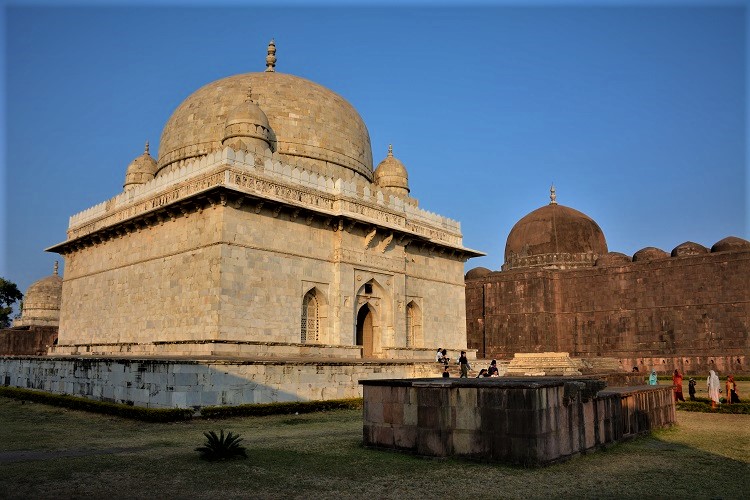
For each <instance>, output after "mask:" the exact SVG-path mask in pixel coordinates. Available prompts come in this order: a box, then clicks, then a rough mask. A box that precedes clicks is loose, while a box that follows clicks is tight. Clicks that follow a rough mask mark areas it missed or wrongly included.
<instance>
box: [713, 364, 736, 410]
mask: <svg viewBox="0 0 750 500" xmlns="http://www.w3.org/2000/svg"><path fill="white" fill-rule="evenodd" d="M706 386H707V388H708V397H709V398H710V399H711V407H712V408H716V407H717V406H719V403H720V396H719V395H720V394H721V381H720V380H719V376H718V375H717V374H716V372H715V371H713V370H711V371H710V372H709V373H708V378H707V379H706ZM724 388H725V389H726V393H725V394H726V403H727V404H732V403H739V402H740V395H739V393H738V392H737V384H736V383H735V381H734V377H733V376H732V375H728V376H727V381H726V383H725V385H724Z"/></svg>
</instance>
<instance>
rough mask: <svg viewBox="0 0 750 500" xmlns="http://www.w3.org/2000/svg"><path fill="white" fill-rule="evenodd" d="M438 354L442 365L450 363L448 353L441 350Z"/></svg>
mask: <svg viewBox="0 0 750 500" xmlns="http://www.w3.org/2000/svg"><path fill="white" fill-rule="evenodd" d="M440 354H441V355H442V356H443V363H445V364H446V365H447V364H448V363H449V362H450V360H451V358H449V357H448V351H446V350H445V349H443V350H442V351H441V352H440Z"/></svg>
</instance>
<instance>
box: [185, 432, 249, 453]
mask: <svg viewBox="0 0 750 500" xmlns="http://www.w3.org/2000/svg"><path fill="white" fill-rule="evenodd" d="M203 435H204V436H206V442H205V443H204V444H203V446H199V447H198V448H196V449H195V451H197V452H198V453H200V458H201V459H202V460H209V461H217V460H230V459H232V458H247V452H246V450H245V447H244V446H240V442H241V441H242V438H241V437H240V436H239V434H232V433H231V432H228V433H227V435H226V436H224V430H223V429H222V430H221V431H220V434H219V435H218V436H217V435H216V433H215V432H214V431H208V432H204V433H203Z"/></svg>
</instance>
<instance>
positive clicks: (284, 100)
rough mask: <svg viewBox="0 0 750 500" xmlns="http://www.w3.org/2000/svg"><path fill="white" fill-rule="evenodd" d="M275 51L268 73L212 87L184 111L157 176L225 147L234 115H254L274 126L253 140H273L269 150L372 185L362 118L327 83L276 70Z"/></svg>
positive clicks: (165, 134)
mask: <svg viewBox="0 0 750 500" xmlns="http://www.w3.org/2000/svg"><path fill="white" fill-rule="evenodd" d="M275 51H276V49H275V45H274V44H273V43H272V44H271V45H269V53H268V57H267V59H266V60H267V68H266V71H265V72H259V73H246V74H241V75H235V76H230V77H228V78H223V79H221V80H217V81H215V82H213V83H209V84H208V85H206V86H204V87H202V88H200V89H199V90H197V91H196V92H194V93H193V94H192V95H190V96H189V97H188V98H187V99H185V100H184V101H183V102H182V104H180V105H179V106H178V107H177V109H176V110H175V111H174V113H172V116H171V117H170V118H169V121H167V124H166V125H165V126H164V130H163V131H162V135H161V141H160V144H159V154H158V160H157V163H158V171H157V173H156V176H157V177H158V176H159V175H162V174H164V173H166V172H169V171H170V170H172V169H174V168H175V167H179V166H180V165H181V163H183V162H184V161H185V160H189V159H191V158H195V157H200V156H203V155H206V154H209V153H211V152H213V151H217V150H221V149H223V147H224V145H226V140H227V130H229V127H230V126H234V127H235V128H237V123H236V120H234V122H233V121H232V120H233V117H236V116H238V115H241V116H246V117H255V118H248V120H251V121H252V120H254V122H252V123H250V124H249V126H250V127H251V128H255V127H256V126H258V127H265V126H270V130H265V129H262V128H259V129H258V130H260V131H262V132H263V134H255V133H254V132H253V134H251V135H252V136H253V137H254V140H255V139H257V137H259V136H261V135H262V136H263V137H264V138H265V137H267V140H266V142H267V144H268V147H269V148H270V149H271V150H272V151H277V152H278V153H279V154H280V155H281V156H282V157H285V158H286V159H287V161H289V162H290V163H300V164H301V165H304V166H305V168H307V169H309V170H311V171H314V172H317V173H319V174H323V175H326V176H330V177H334V178H339V177H340V178H344V179H352V178H354V177H356V176H358V175H359V176H362V177H364V178H365V179H367V180H368V181H370V182H372V175H373V167H372V148H371V146H370V134H369V133H368V131H367V127H366V126H365V123H364V121H363V120H362V118H361V117H360V116H359V113H357V111H356V110H355V109H354V107H352V105H351V104H349V103H348V102H347V101H346V100H345V99H344V98H343V97H341V96H340V95H338V94H336V93H335V92H333V91H331V90H329V89H327V88H325V87H323V86H321V85H318V84H316V83H313V82H311V81H309V80H306V79H304V78H300V77H297V76H293V75H287V74H283V73H278V72H276V71H275V62H276V58H275ZM244 108H247V109H244ZM258 108H259V109H258ZM263 114H265V118H266V119H267V125H266V124H265V123H263V122H264V120H263V118H264V117H263V116H262V115H263ZM228 118H229V121H230V122H231V123H227V121H228ZM234 135H236V133H234ZM264 140H265V139H264ZM255 142H256V143H257V140H256V141H255ZM261 147H262V144H261Z"/></svg>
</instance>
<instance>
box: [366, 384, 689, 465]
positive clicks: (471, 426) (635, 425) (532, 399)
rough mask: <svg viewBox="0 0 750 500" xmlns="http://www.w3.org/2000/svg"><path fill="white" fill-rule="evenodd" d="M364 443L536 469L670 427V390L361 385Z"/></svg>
mask: <svg viewBox="0 0 750 500" xmlns="http://www.w3.org/2000/svg"><path fill="white" fill-rule="evenodd" d="M362 384H363V385H364V387H365V390H364V426H363V435H364V443H365V445H367V446H375V447H382V448H390V449H397V450H405V451H409V452H413V453H417V454H420V455H427V456H438V457H445V456H452V455H457V456H463V457H470V458H478V459H484V460H486V459H491V460H498V461H504V462H511V463H520V464H526V465H541V464H546V463H550V462H553V461H555V460H559V459H561V458H565V457H568V456H571V455H575V454H577V453H581V452H585V451H588V450H593V449H595V448H596V447H598V446H601V445H605V444H608V443H613V442H616V441H619V440H621V439H623V438H626V437H630V436H635V435H638V434H642V433H645V432H649V431H651V430H652V429H657V428H661V427H664V426H667V425H670V424H672V423H674V420H675V414H674V401H673V394H672V389H671V387H664V386H662V387H648V386H647V387H638V388H626V389H611V390H605V391H601V389H602V388H604V386H605V384H604V382H602V381H599V380H596V379H575V378H567V377H566V378H554V377H544V378H540V377H533V378H528V377H527V378H521V377H519V378H506V377H501V378H487V379H460V380H455V379H454V380H450V379H422V380H368V381H364V382H362Z"/></svg>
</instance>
